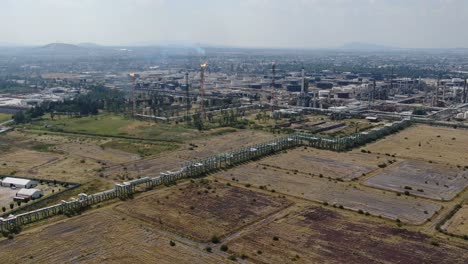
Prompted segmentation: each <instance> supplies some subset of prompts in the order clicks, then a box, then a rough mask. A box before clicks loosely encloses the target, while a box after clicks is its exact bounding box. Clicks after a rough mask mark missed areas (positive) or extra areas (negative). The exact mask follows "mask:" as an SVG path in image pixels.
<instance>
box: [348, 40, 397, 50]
mask: <svg viewBox="0 0 468 264" xmlns="http://www.w3.org/2000/svg"><path fill="white" fill-rule="evenodd" d="M341 49H345V50H359V51H366V50H369V51H375V50H399V49H400V48H398V47H391V46H385V45H378V44H372V43H364V42H350V43H346V44H344V45H343V46H342V47H341Z"/></svg>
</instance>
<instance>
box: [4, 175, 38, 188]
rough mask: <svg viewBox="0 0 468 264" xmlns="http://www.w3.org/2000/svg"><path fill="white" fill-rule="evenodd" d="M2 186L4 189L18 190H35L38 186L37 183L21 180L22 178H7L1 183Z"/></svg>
mask: <svg viewBox="0 0 468 264" xmlns="http://www.w3.org/2000/svg"><path fill="white" fill-rule="evenodd" d="M1 183H2V186H4V187H16V188H26V189H29V188H34V187H36V186H37V182H36V181H33V180H29V179H20V178H12V177H6V178H5V179H3V180H2V181H1Z"/></svg>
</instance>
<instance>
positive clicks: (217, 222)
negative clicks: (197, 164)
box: [116, 180, 290, 242]
mask: <svg viewBox="0 0 468 264" xmlns="http://www.w3.org/2000/svg"><path fill="white" fill-rule="evenodd" d="M289 204H290V202H289V201H288V200H287V199H285V198H278V197H274V196H270V195H268V194H263V193H259V192H255V191H252V190H249V189H245V188H239V187H234V186H227V185H226V184H221V183H217V182H212V181H209V180H197V181H195V182H193V183H187V184H183V185H180V186H174V187H171V188H166V189H162V190H158V191H157V192H153V193H152V194H151V195H147V196H144V197H142V198H138V199H135V200H133V201H132V202H129V203H123V204H121V205H119V206H117V207H116V209H117V210H118V211H119V212H123V213H125V214H127V215H129V216H132V217H136V218H139V219H142V220H144V221H147V222H150V223H152V224H154V225H156V226H158V227H160V228H163V229H167V230H170V231H171V232H175V233H178V234H180V235H182V236H186V237H190V238H193V239H195V240H197V241H203V242H208V241H210V239H211V238H212V237H213V236H218V237H224V236H226V235H227V234H229V233H231V232H234V231H235V230H237V229H239V228H241V227H243V226H246V225H248V224H250V223H252V222H254V221H256V220H258V219H261V218H262V217H265V216H267V215H269V214H271V213H274V212H277V211H278V210H280V209H282V208H284V207H286V206H288V205H289Z"/></svg>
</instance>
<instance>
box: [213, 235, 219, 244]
mask: <svg viewBox="0 0 468 264" xmlns="http://www.w3.org/2000/svg"><path fill="white" fill-rule="evenodd" d="M211 243H214V244H218V243H219V237H218V236H217V235H213V236H212V237H211Z"/></svg>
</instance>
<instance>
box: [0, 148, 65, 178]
mask: <svg viewBox="0 0 468 264" xmlns="http://www.w3.org/2000/svg"><path fill="white" fill-rule="evenodd" d="M59 158H60V155H58V154H54V153H43V152H38V151H32V150H27V149H14V150H12V151H9V152H6V153H5V154H3V155H0V161H1V162H0V174H12V172H20V173H21V172H23V171H27V170H29V169H32V168H34V167H36V166H41V165H44V164H48V163H52V162H54V161H57V160H58V159H59Z"/></svg>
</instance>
